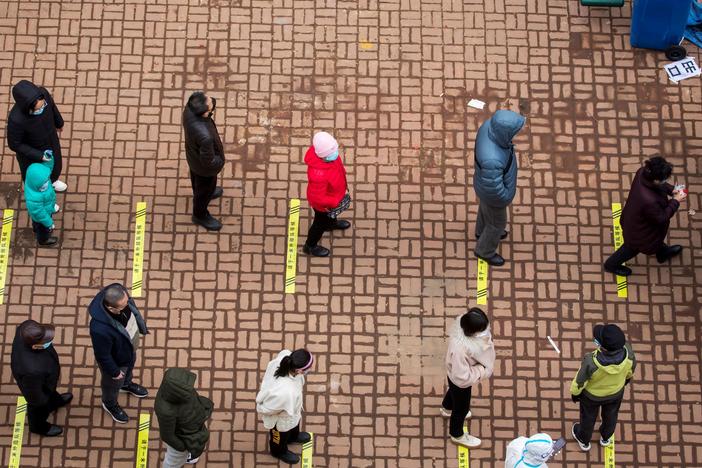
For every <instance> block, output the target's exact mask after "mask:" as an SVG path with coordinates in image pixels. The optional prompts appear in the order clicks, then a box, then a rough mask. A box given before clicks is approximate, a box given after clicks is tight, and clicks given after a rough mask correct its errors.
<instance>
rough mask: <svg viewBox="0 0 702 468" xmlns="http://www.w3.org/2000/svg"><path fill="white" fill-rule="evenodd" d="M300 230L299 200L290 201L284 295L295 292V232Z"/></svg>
mask: <svg viewBox="0 0 702 468" xmlns="http://www.w3.org/2000/svg"><path fill="white" fill-rule="evenodd" d="M299 229H300V200H299V199H298V198H293V199H291V200H290V214H289V216H288V251H287V256H286V260H285V293H286V294H288V293H294V292H295V279H296V278H297V232H298V231H299Z"/></svg>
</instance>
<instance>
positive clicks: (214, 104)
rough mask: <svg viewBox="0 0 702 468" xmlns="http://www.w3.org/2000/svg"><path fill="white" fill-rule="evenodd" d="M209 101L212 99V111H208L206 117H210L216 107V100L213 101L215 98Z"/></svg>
mask: <svg viewBox="0 0 702 468" xmlns="http://www.w3.org/2000/svg"><path fill="white" fill-rule="evenodd" d="M210 99H212V110H211V111H210V113H209V114H207V117H212V115H213V114H214V111H215V108H216V107H217V99H215V98H210Z"/></svg>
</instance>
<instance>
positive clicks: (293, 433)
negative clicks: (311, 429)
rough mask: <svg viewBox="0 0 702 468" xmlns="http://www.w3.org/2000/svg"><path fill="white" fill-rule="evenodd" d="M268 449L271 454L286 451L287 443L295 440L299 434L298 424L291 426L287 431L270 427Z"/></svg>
mask: <svg viewBox="0 0 702 468" xmlns="http://www.w3.org/2000/svg"><path fill="white" fill-rule="evenodd" d="M270 432H271V440H270V444H269V446H270V449H271V454H272V455H282V454H284V453H286V452H287V451H288V444H289V443H290V442H293V441H295V440H297V436H298V435H299V434H300V425H299V424H298V425H297V426H295V427H293V428H292V429H290V430H289V431H286V432H280V431H279V430H278V429H276V428H273V429H271V431H270Z"/></svg>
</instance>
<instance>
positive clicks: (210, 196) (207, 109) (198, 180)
mask: <svg viewBox="0 0 702 468" xmlns="http://www.w3.org/2000/svg"><path fill="white" fill-rule="evenodd" d="M216 107H217V100H216V99H215V98H214V97H212V96H208V95H207V94H205V93H203V92H202V91H196V92H194V93H193V94H191V95H190V98H188V103H187V104H186V105H185V110H183V131H184V133H185V156H186V158H187V160H188V167H189V168H190V181H191V182H192V185H193V216H192V221H193V223H195V224H198V225H200V226H202V227H204V228H205V229H207V230H208V231H219V230H220V229H222V223H221V222H219V221H218V220H217V219H215V218H214V217H213V216H212V215H211V214H210V212H209V211H208V209H207V207H208V205H209V203H210V201H212V200H214V199H216V198H220V197H221V196H222V194H223V193H224V190H223V189H222V187H218V186H217V174H219V173H220V172H221V171H222V168H223V167H224V145H222V140H221V138H220V137H219V133H218V132H217V125H216V124H215V121H214V119H213V118H212V117H213V115H214V112H215V108H216Z"/></svg>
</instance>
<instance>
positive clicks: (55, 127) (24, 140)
mask: <svg viewBox="0 0 702 468" xmlns="http://www.w3.org/2000/svg"><path fill="white" fill-rule="evenodd" d="M12 97H14V99H15V105H14V106H12V109H11V110H10V115H9V117H8V118H7V145H8V146H9V147H10V149H11V150H12V151H14V152H15V153H16V154H17V162H18V163H19V167H20V173H21V174H22V181H24V179H25V176H26V174H27V168H29V165H30V164H32V163H35V162H43V161H49V160H50V159H51V156H50V154H51V153H53V159H54V167H53V169H52V171H51V182H52V183H53V186H54V190H56V191H57V192H64V191H66V188H68V186H67V185H66V184H65V183H64V182H62V181H60V180H59V176H60V175H61V169H62V168H63V163H62V159H61V143H60V142H59V134H60V133H61V130H62V129H63V117H61V113H60V112H59V110H58V107H56V103H55V102H54V99H53V98H52V97H51V94H50V93H49V91H47V90H46V88H43V87H39V86H37V85H35V84H34V83H32V82H30V81H27V80H22V81H20V82H18V83H17V84H16V85H15V86H13V87H12ZM47 151H49V152H50V153H48V154H47Z"/></svg>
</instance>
